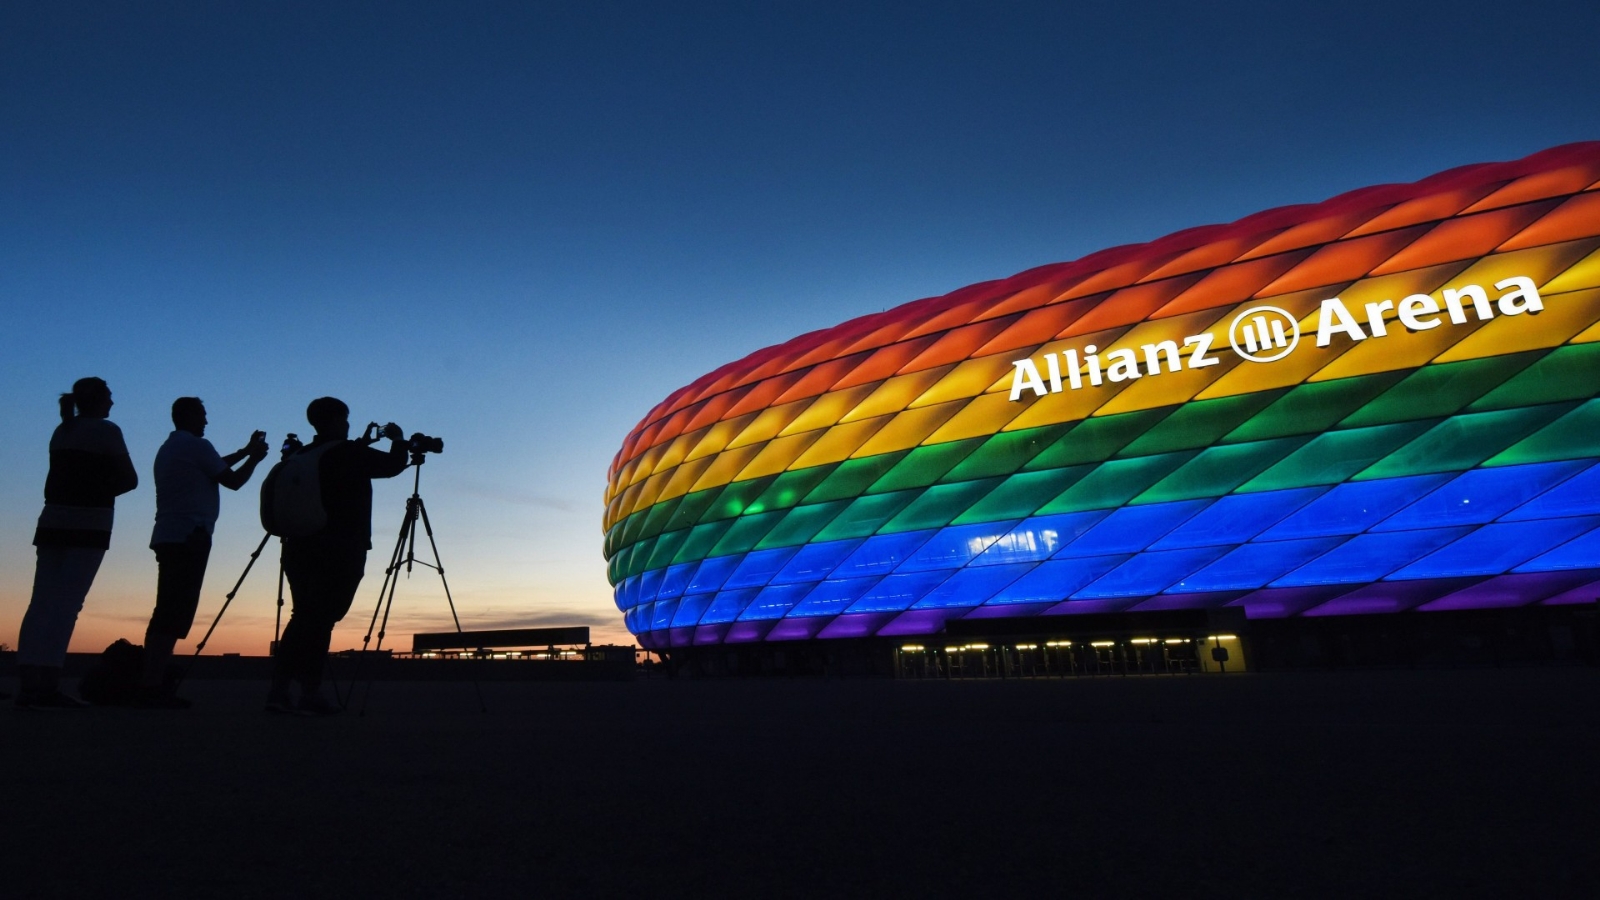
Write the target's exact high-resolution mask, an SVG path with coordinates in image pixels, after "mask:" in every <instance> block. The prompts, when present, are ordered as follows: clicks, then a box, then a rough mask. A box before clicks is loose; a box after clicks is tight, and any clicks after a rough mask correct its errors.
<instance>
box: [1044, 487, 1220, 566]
mask: <svg viewBox="0 0 1600 900" xmlns="http://www.w3.org/2000/svg"><path fill="white" fill-rule="evenodd" d="M1211 503H1212V501H1211V500H1210V499H1205V500H1184V501H1181V502H1179V503H1151V504H1149V505H1147V506H1125V507H1123V508H1122V509H1118V510H1113V511H1112V513H1111V515H1109V516H1106V517H1105V519H1103V520H1102V521H1101V522H1100V524H1098V525H1096V526H1094V527H1093V528H1091V529H1089V530H1088V531H1086V532H1084V533H1083V536H1082V537H1080V538H1078V539H1077V540H1075V541H1073V542H1072V543H1070V544H1068V545H1066V546H1065V547H1063V548H1061V550H1060V551H1058V552H1057V553H1056V558H1058V559H1065V558H1067V557H1072V556H1107V555H1109V554H1112V553H1138V552H1139V551H1140V550H1143V549H1144V548H1146V547H1148V546H1150V544H1151V543H1152V542H1154V541H1155V540H1157V539H1158V538H1161V537H1163V536H1165V535H1166V533H1167V532H1169V531H1171V530H1172V529H1174V528H1176V527H1178V525H1180V524H1182V523H1183V522H1184V521H1185V520H1187V519H1189V518H1190V517H1191V516H1193V515H1194V514H1195V513H1197V512H1199V511H1200V510H1202V509H1205V508H1206V507H1207V506H1210V505H1211Z"/></svg>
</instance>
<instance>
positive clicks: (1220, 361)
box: [1095, 338, 1243, 416]
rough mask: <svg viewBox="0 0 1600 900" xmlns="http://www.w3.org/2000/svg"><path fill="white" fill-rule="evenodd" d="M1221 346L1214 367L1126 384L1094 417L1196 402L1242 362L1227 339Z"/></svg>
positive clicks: (1146, 378) (1186, 370)
mask: <svg viewBox="0 0 1600 900" xmlns="http://www.w3.org/2000/svg"><path fill="white" fill-rule="evenodd" d="M1222 346H1223V350H1222V352H1221V353H1217V354H1214V355H1215V357H1216V360H1217V364H1216V365H1214V366H1207V367H1205V368H1203V369H1184V370H1183V371H1181V372H1165V373H1162V374H1161V375H1157V376H1154V377H1152V376H1149V375H1146V376H1144V377H1143V378H1140V379H1138V380H1136V381H1131V382H1124V383H1125V384H1127V385H1128V386H1127V387H1126V388H1124V389H1123V391H1122V392H1121V393H1119V394H1117V395H1116V396H1115V397H1112V398H1111V399H1110V400H1108V401H1106V403H1105V405H1104V406H1101V407H1100V408H1099V409H1097V410H1095V415H1097V416H1109V415H1112V414H1113V413H1124V412H1133V411H1135V410H1140V409H1155V408H1156V407H1158V406H1171V405H1172V404H1174V403H1185V402H1187V401H1189V400H1191V399H1193V398H1194V395H1196V394H1198V393H1200V392H1201V391H1203V390H1205V389H1206V387H1208V386H1209V385H1211V384H1212V383H1214V382H1216V381H1217V380H1218V379H1220V378H1221V377H1222V376H1223V375H1226V374H1227V373H1228V370H1230V369H1232V368H1233V367H1234V366H1237V365H1239V363H1241V362H1243V360H1241V359H1240V358H1239V357H1238V356H1236V355H1235V354H1234V352H1233V351H1232V350H1229V349H1227V347H1228V342H1227V339H1226V338H1224V339H1223V342H1222ZM1212 349H1213V350H1215V349H1216V346H1215V345H1213V346H1212Z"/></svg>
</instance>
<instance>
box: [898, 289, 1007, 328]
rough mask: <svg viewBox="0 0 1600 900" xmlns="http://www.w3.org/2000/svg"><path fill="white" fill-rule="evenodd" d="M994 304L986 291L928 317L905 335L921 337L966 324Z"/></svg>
mask: <svg viewBox="0 0 1600 900" xmlns="http://www.w3.org/2000/svg"><path fill="white" fill-rule="evenodd" d="M993 305H994V298H993V297H992V296H990V295H989V293H988V292H987V291H986V292H984V294H983V296H980V297H974V298H972V299H970V300H966V301H964V302H961V303H957V304H956V305H955V306H952V307H950V308H949V309H947V310H945V311H944V312H941V313H938V314H936V315H933V316H930V317H928V318H927V319H926V320H924V321H923V323H922V324H921V325H918V326H917V327H915V328H913V329H911V330H910V331H908V332H906V337H908V338H914V337H922V336H923V335H926V334H931V335H934V336H937V335H938V333H939V332H941V331H948V330H950V329H951V328H955V327H957V326H960V325H966V324H968V323H969V322H972V321H973V320H974V319H976V318H977V316H978V313H980V312H982V311H983V310H985V309H987V308H989V307H990V306H993Z"/></svg>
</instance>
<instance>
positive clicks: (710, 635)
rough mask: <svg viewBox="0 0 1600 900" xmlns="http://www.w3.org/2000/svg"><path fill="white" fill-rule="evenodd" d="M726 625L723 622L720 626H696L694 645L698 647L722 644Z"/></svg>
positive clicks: (726, 631) (726, 630) (726, 628)
mask: <svg viewBox="0 0 1600 900" xmlns="http://www.w3.org/2000/svg"><path fill="white" fill-rule="evenodd" d="M728 624H729V623H727V622H724V623H722V624H720V625H699V626H696V627H695V630H694V642H695V645H696V646H700V645H702V644H720V643H722V638H723V636H724V635H726V634H727V633H728Z"/></svg>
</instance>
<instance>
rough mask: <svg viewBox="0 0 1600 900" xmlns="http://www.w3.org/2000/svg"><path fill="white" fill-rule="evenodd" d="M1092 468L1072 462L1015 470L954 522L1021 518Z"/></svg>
mask: <svg viewBox="0 0 1600 900" xmlns="http://www.w3.org/2000/svg"><path fill="white" fill-rule="evenodd" d="M1092 471H1094V466H1093V465H1082V466H1072V467H1071V468H1066V469H1046V470H1044V471H1043V472H1019V473H1017V474H1016V475H1013V476H1011V477H1010V478H1007V479H1006V480H1005V481H1004V482H1002V483H1001V484H1000V486H999V487H997V488H995V489H994V490H993V491H990V492H989V494H988V496H986V497H984V498H983V499H982V500H979V501H978V502H977V503H976V504H974V505H973V507H972V508H971V509H969V510H967V511H966V512H964V513H962V514H961V515H959V516H956V518H955V522H954V524H956V525H968V524H971V523H974V522H998V521H1001V520H1003V519H1021V518H1024V517H1026V516H1031V515H1033V513H1034V510H1037V509H1038V508H1039V507H1041V506H1043V505H1044V504H1045V503H1046V502H1048V501H1049V500H1050V498H1051V497H1054V496H1056V495H1057V494H1059V493H1061V492H1062V491H1064V490H1066V489H1067V488H1069V487H1072V485H1073V484H1074V483H1076V482H1077V481H1078V479H1080V478H1082V477H1083V476H1085V475H1087V474H1089V473H1090V472H1092Z"/></svg>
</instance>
